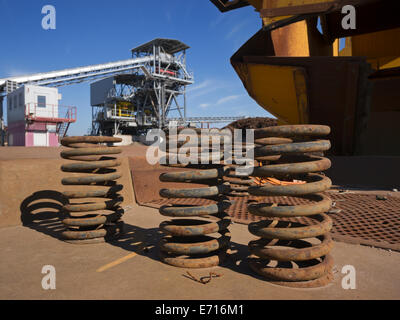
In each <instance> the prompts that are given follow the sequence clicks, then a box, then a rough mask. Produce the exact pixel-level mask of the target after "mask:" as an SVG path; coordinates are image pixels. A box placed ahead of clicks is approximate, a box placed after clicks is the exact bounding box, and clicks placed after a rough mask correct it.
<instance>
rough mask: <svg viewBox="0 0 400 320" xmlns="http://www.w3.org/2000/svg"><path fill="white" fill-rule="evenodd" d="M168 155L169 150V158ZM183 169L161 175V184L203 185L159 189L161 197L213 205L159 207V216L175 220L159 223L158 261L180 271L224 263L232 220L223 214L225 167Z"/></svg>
mask: <svg viewBox="0 0 400 320" xmlns="http://www.w3.org/2000/svg"><path fill="white" fill-rule="evenodd" d="M170 155H171V150H170V151H169V153H168V156H167V158H168V159H169V156H170ZM200 155H201V154H200ZM186 170H187V171H176V172H167V173H163V174H161V175H160V181H162V182H177V183H191V184H193V183H195V184H200V185H203V184H204V185H206V186H205V187H197V188H182V189H172V188H171V189H161V190H160V196H161V197H163V198H169V199H183V198H187V199H192V200H196V199H209V200H213V201H212V202H214V203H213V204H210V205H201V206H200V205H186V204H185V205H179V204H172V205H168V206H163V207H161V208H160V210H159V212H160V214H161V215H163V216H167V217H171V218H174V219H172V220H170V221H164V222H162V223H161V224H160V230H161V231H162V232H163V233H164V234H165V236H164V237H163V238H162V240H161V242H160V258H161V260H162V261H163V262H164V263H167V264H169V265H172V266H175V267H181V268H208V267H213V266H217V265H219V264H220V263H221V262H222V261H223V260H224V258H225V256H226V252H227V250H228V248H229V245H230V238H231V237H230V233H229V231H228V227H229V225H230V223H231V219H230V217H229V215H228V214H226V213H225V210H227V209H228V208H229V207H230V201H229V200H228V198H227V197H226V196H225V194H226V193H227V192H228V191H229V185H228V184H224V182H223V179H222V178H223V176H224V175H225V173H226V171H227V168H226V167H223V166H222V165H212V164H210V165H195V164H193V165H190V164H189V165H188V166H187V169H186ZM194 217H197V219H194Z"/></svg>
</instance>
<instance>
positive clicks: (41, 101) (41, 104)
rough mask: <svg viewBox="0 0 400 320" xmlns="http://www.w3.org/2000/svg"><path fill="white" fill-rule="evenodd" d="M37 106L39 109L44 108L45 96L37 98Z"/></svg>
mask: <svg viewBox="0 0 400 320" xmlns="http://www.w3.org/2000/svg"><path fill="white" fill-rule="evenodd" d="M37 106H38V107H39V108H46V96H37Z"/></svg>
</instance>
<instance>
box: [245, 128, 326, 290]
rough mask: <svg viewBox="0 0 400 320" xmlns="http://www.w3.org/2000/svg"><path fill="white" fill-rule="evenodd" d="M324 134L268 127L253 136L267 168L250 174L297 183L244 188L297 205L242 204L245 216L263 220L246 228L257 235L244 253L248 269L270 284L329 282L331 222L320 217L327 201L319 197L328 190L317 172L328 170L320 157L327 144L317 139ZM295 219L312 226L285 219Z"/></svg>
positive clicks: (316, 284) (257, 153)
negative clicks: (248, 260) (292, 199)
mask: <svg viewBox="0 0 400 320" xmlns="http://www.w3.org/2000/svg"><path fill="white" fill-rule="evenodd" d="M329 133H330V128H329V127H327V126H317V125H292V126H277V127H269V128H264V129H260V130H257V131H256V133H255V137H256V141H255V142H256V143H257V144H262V145H263V146H260V147H257V148H256V149H255V156H256V158H258V159H263V160H264V161H268V164H267V165H265V166H260V167H256V168H255V169H254V172H253V176H255V177H262V178H264V177H275V178H277V179H281V181H287V182H289V181H293V180H294V179H297V180H301V181H303V183H302V184H282V185H273V184H268V183H267V184H264V185H263V186H257V187H250V188H249V193H250V194H251V195H254V196H285V197H287V198H289V197H290V198H291V197H293V198H294V199H296V198H297V199H299V200H301V201H303V202H301V203H302V204H300V205H288V204H284V203H278V204H276V203H274V204H271V203H257V204H250V205H249V206H248V210H249V212H250V213H251V214H253V215H256V216H261V217H267V218H269V219H268V220H262V221H260V222H255V223H251V224H250V225H249V231H250V232H251V233H252V234H253V235H255V236H258V237H260V239H259V240H255V241H251V242H250V243H249V249H250V252H251V253H252V255H253V256H252V257H251V258H250V266H251V268H252V269H253V270H254V271H255V272H257V273H258V274H259V275H261V276H263V277H265V278H267V279H268V280H269V281H271V282H272V283H275V284H279V285H285V286H291V287H300V288H306V287H320V286H324V285H327V284H328V283H329V282H330V281H331V280H332V273H331V269H332V266H333V260H332V258H331V256H330V255H329V252H330V251H331V249H332V247H333V241H332V239H331V237H330V235H329V231H330V230H331V228H332V220H331V218H330V217H329V216H328V215H327V214H326V212H327V211H329V210H330V208H331V205H332V201H331V199H330V198H329V197H327V196H326V195H325V194H323V193H322V192H324V191H326V190H328V189H329V188H330V187H331V180H330V179H329V178H327V177H325V176H324V175H321V174H319V172H321V171H324V170H327V169H329V168H330V166H331V162H330V160H329V159H327V158H324V157H323V156H320V153H321V152H324V151H327V150H329V149H330V142H329V140H321V139H319V138H320V137H323V136H326V135H328V134H329ZM257 138H258V140H257ZM316 153H317V154H319V155H316ZM270 161H272V162H270ZM303 203H304V204H303ZM301 217H303V219H304V217H306V219H308V220H307V221H312V222H310V223H309V222H306V223H299V222H293V220H292V219H290V218H297V219H299V218H301ZM282 218H283V219H282ZM310 219H311V220H310Z"/></svg>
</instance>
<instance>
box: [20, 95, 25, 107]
mask: <svg viewBox="0 0 400 320" xmlns="http://www.w3.org/2000/svg"><path fill="white" fill-rule="evenodd" d="M19 106H20V107H21V108H22V107H23V106H24V96H23V95H22V93H20V94H19Z"/></svg>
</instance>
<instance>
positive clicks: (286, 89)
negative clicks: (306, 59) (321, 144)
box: [241, 63, 308, 124]
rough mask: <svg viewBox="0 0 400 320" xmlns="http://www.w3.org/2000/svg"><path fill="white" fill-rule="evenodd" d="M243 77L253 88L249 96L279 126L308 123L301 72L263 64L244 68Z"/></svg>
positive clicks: (304, 84) (305, 94)
mask: <svg viewBox="0 0 400 320" xmlns="http://www.w3.org/2000/svg"><path fill="white" fill-rule="evenodd" d="M241 72H243V74H242V76H245V77H246V78H247V80H246V82H247V83H251V84H252V86H251V87H249V88H248V91H249V94H250V96H252V97H253V98H254V99H255V100H256V101H258V102H259V103H260V104H261V106H262V107H263V108H265V109H266V110H268V111H269V112H270V113H271V114H273V115H274V116H275V117H277V118H278V120H279V122H280V124H291V123H308V101H307V85H306V71H305V70H304V68H298V67H289V66H273V65H264V64H250V63H249V64H245V65H243V69H242V70H241Z"/></svg>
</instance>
